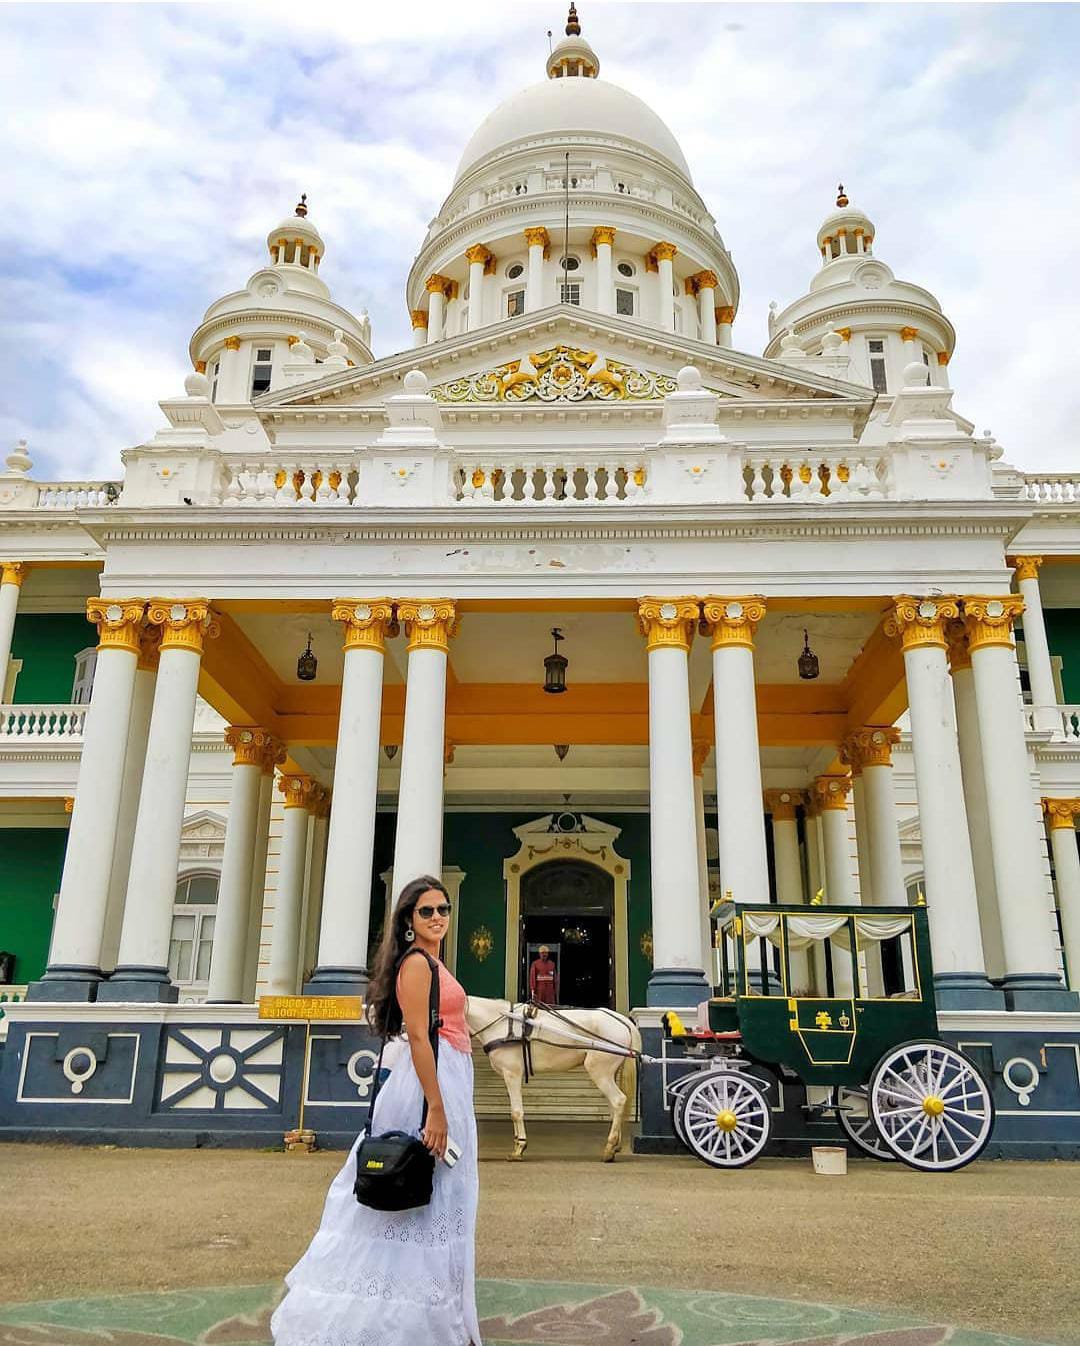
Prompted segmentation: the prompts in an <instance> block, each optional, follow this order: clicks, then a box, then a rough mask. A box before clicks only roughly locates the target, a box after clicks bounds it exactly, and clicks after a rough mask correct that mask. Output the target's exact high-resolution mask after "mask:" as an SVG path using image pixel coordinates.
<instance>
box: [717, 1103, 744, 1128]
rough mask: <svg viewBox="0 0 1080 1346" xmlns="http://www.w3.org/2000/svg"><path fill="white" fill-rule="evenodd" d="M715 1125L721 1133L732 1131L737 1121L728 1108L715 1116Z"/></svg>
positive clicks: (737, 1123)
mask: <svg viewBox="0 0 1080 1346" xmlns="http://www.w3.org/2000/svg"><path fill="white" fill-rule="evenodd" d="M716 1125H717V1126H718V1127H719V1128H720V1130H721V1131H734V1130H735V1128H736V1127H737V1126H738V1125H739V1119H738V1117H736V1116H735V1114H734V1113H733V1112H732V1111H731V1109H730V1108H725V1109H724V1111H723V1112H718V1113H717V1114H716Z"/></svg>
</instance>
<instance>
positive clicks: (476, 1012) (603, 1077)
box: [466, 995, 641, 1164]
mask: <svg viewBox="0 0 1080 1346" xmlns="http://www.w3.org/2000/svg"><path fill="white" fill-rule="evenodd" d="M524 1009H525V1006H524V1005H512V1004H511V1003H510V1001H509V1000H485V999H482V998H481V997H480V996H474V995H473V996H470V997H469V1007H468V1010H467V1013H466V1018H467V1019H468V1022H469V1031H470V1033H471V1034H472V1035H473V1037H474V1038H475V1039H476V1040H477V1041H478V1042H479V1043H480V1045H481V1046H482V1047H490V1050H489V1051H488V1052H487V1058H488V1060H489V1061H490V1062H491V1067H492V1069H493V1070H494V1071H496V1072H497V1073H498V1074H499V1075H501V1076H502V1080H503V1083H504V1084H505V1085H506V1092H507V1094H508V1095H509V1097H510V1117H511V1119H512V1121H513V1123H514V1149H513V1152H512V1153H511V1154H510V1155H508V1156H507V1157H508V1158H510V1159H523V1158H524V1157H525V1147H526V1145H527V1144H528V1137H527V1136H526V1134H525V1108H524V1105H523V1103H522V1097H521V1087H522V1085H523V1083H524V1081H525V1059H524V1054H523V1052H522V1048H521V1043H520V1041H517V1042H508V1043H506V1044H505V1045H501V1046H491V1044H492V1043H502V1042H503V1040H504V1039H505V1038H508V1037H510V1036H511V1035H512V1036H514V1037H516V1038H518V1039H520V1037H521V1019H522V1015H523V1011H524ZM529 1024H530V1029H531V1033H530V1040H529V1052H530V1064H529V1073H530V1074H531V1075H532V1074H535V1075H542V1074H546V1073H548V1072H550V1071H557V1070H574V1069H575V1068H576V1067H578V1066H584V1067H585V1070H586V1071H587V1072H588V1075H589V1078H590V1079H591V1080H592V1082H593V1084H595V1085H596V1087H597V1088H598V1089H599V1090H600V1092H601V1093H602V1094H603V1095H604V1097H605V1098H606V1099H607V1101H608V1103H609V1104H610V1105H611V1130H610V1131H609V1132H608V1138H607V1141H606V1142H605V1144H604V1163H605V1164H610V1163H611V1162H612V1160H613V1159H614V1158H615V1156H616V1155H617V1154H618V1153H619V1151H620V1150H621V1149H622V1125H623V1117H624V1116H625V1113H626V1104H627V1097H626V1094H624V1093H623V1091H622V1089H620V1088H619V1082H618V1081H619V1074H620V1072H621V1071H622V1068H623V1065H624V1063H625V1062H626V1059H627V1055H629V1054H630V1053H631V1052H640V1051H641V1034H640V1033H639V1032H638V1029H637V1025H636V1024H635V1023H634V1021H633V1020H632V1019H628V1018H627V1017H626V1016H625V1015H623V1014H616V1013H615V1011H614V1010H608V1009H559V1010H558V1012H557V1013H551V1012H549V1011H547V1010H544V1009H538V1010H537V1012H536V1017H535V1018H532V1019H530V1020H529ZM581 1039H586V1041H585V1042H582V1041H581ZM589 1040H593V1041H596V1042H597V1043H600V1044H607V1043H611V1044H612V1046H613V1047H615V1048H616V1049H617V1050H618V1051H620V1052H623V1053H626V1055H617V1054H615V1053H614V1052H609V1051H601V1050H596V1049H593V1050H591V1049H590V1048H589V1046H588V1041H589Z"/></svg>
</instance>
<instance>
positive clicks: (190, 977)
mask: <svg viewBox="0 0 1080 1346" xmlns="http://www.w3.org/2000/svg"><path fill="white" fill-rule="evenodd" d="M219 882H220V876H219V875H218V874H214V873H209V872H203V873H193V874H185V875H184V876H183V877H182V878H181V879H180V881H179V882H178V883H177V885H176V897H175V899H174V904H173V922H172V937H171V939H170V941H169V976H170V977H171V978H172V980H173V981H174V982H175V984H176V985H177V986H193V985H205V984H206V983H207V982H208V981H209V979H210V951H211V949H212V948H213V945H214V921H215V919H216V916H217V900H218V884H219Z"/></svg>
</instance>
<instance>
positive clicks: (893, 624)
mask: <svg viewBox="0 0 1080 1346" xmlns="http://www.w3.org/2000/svg"><path fill="white" fill-rule="evenodd" d="M959 616H960V604H959V602H958V601H957V599H956V598H954V597H952V596H951V595H950V596H949V597H936V598H913V597H912V596H911V595H910V594H901V595H900V596H899V597H897V598H894V599H893V606H892V609H891V610H890V612H889V614H888V615H887V617H886V618H885V634H886V635H887V636H890V637H892V638H894V639H895V638H897V637H898V638H899V639H900V642H901V646H902V648H903V649H905V650H914V649H926V648H927V647H928V646H929V647H936V648H938V649H942V650H943V649H946V648H947V646H948V641H947V640H946V638H945V623H946V622H948V621H954V620H955V619H956V618H957V617H959Z"/></svg>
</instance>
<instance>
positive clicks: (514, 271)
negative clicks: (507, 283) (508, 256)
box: [506, 262, 525, 280]
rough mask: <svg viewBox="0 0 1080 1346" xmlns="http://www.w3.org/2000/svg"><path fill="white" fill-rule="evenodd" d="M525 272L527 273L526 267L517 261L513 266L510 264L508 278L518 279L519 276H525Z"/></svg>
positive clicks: (507, 271)
mask: <svg viewBox="0 0 1080 1346" xmlns="http://www.w3.org/2000/svg"><path fill="white" fill-rule="evenodd" d="M524 274H525V268H524V267H523V266H522V265H521V263H520V262H515V263H514V264H513V265H512V266H508V267H507V268H506V279H507V280H517V278H518V276H523V275H524Z"/></svg>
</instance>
